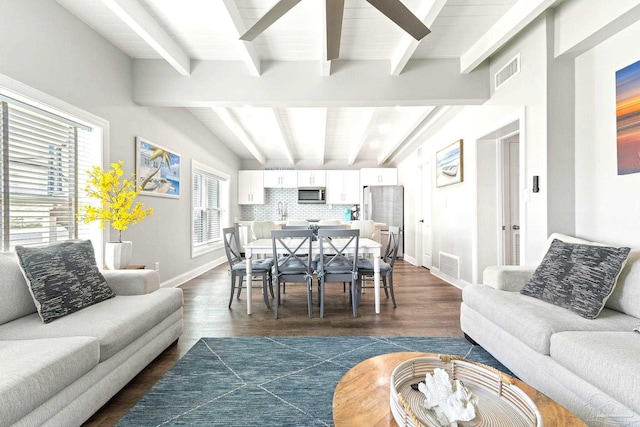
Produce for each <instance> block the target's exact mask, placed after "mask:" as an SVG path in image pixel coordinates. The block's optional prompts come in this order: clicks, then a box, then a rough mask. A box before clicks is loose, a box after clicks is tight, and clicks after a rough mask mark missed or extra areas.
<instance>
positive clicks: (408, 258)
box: [402, 254, 419, 267]
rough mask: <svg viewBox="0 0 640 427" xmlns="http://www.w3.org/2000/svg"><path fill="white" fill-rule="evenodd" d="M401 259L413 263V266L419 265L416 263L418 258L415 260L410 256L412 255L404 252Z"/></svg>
mask: <svg viewBox="0 0 640 427" xmlns="http://www.w3.org/2000/svg"><path fill="white" fill-rule="evenodd" d="M402 259H403V260H405V261H406V262H408V263H409V264H411V265H413V266H416V267H419V265H418V260H417V259H415V258H414V257H412V256H409V255H407V254H404V255H403V257H402Z"/></svg>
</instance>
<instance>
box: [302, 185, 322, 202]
mask: <svg viewBox="0 0 640 427" xmlns="http://www.w3.org/2000/svg"><path fill="white" fill-rule="evenodd" d="M298 203H326V199H325V189H324V188H298Z"/></svg>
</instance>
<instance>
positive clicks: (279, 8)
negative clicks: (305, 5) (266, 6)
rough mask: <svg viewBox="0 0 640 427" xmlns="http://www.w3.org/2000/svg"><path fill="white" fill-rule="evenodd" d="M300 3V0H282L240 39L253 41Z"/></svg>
mask: <svg viewBox="0 0 640 427" xmlns="http://www.w3.org/2000/svg"><path fill="white" fill-rule="evenodd" d="M298 3H300V0H280V1H279V2H278V3H276V4H275V6H273V7H272V8H271V9H270V10H269V11H268V12H267V13H266V14H265V15H264V16H263V17H262V18H260V19H258V22H256V23H255V24H254V25H253V27H251V28H249V29H248V30H247V31H246V32H245V33H244V34H243V35H241V36H240V40H246V41H251V40H253V39H255V38H256V37H258V36H259V35H260V34H261V33H262V32H263V31H264V30H266V29H267V28H269V26H270V25H271V24H273V23H274V22H276V21H277V20H278V19H280V18H281V17H282V15H284V14H285V13H287V12H288V11H289V10H291V8H292V7H293V6H295V5H297V4H298Z"/></svg>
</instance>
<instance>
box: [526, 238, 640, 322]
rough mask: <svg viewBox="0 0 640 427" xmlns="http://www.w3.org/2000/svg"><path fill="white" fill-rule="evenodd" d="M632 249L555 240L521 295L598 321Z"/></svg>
mask: <svg viewBox="0 0 640 427" xmlns="http://www.w3.org/2000/svg"><path fill="white" fill-rule="evenodd" d="M629 250H630V249H629V248H613V247H608V246H593V245H583V244H572V243H565V242H563V241H561V240H558V239H554V240H553V242H552V243H551V247H550V248H549V251H548V252H547V253H546V255H545V256H544V258H543V260H542V262H541V263H540V265H539V266H538V268H536V271H535V272H534V273H533V276H532V277H531V279H529V281H528V282H527V284H526V285H525V286H524V288H523V289H522V291H521V293H522V294H524V295H528V296H531V297H534V298H538V299H541V300H543V301H546V302H548V303H551V304H554V305H557V306H560V307H564V308H567V309H569V310H571V311H573V312H575V313H577V314H579V315H580V316H582V317H585V318H587V319H595V318H596V317H597V316H598V314H600V311H601V310H602V308H603V307H604V304H605V303H606V302H607V299H608V298H609V296H610V295H611V293H612V292H613V289H614V287H615V285H616V280H617V278H618V275H619V274H620V271H621V270H622V267H624V264H625V262H626V261H627V255H628V254H629Z"/></svg>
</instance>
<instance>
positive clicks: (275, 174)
mask: <svg viewBox="0 0 640 427" xmlns="http://www.w3.org/2000/svg"><path fill="white" fill-rule="evenodd" d="M297 186H298V173H297V171H294V170H278V169H272V170H265V171H264V188H296V187H297Z"/></svg>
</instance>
